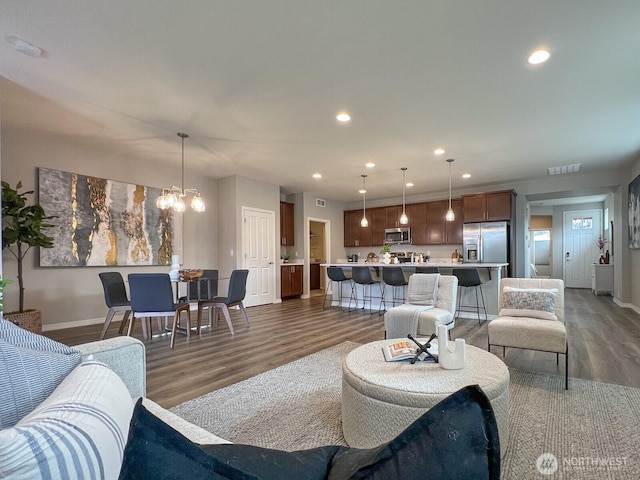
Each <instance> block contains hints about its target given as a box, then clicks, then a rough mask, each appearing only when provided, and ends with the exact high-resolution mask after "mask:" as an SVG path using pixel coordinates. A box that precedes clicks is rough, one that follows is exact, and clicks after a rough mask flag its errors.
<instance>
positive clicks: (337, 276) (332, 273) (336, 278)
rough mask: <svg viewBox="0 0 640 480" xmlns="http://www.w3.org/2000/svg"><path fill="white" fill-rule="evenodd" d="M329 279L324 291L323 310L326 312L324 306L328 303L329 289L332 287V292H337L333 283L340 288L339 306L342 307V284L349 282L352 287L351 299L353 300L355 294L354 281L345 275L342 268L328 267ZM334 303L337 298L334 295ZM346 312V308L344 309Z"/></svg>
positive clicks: (332, 295)
mask: <svg viewBox="0 0 640 480" xmlns="http://www.w3.org/2000/svg"><path fill="white" fill-rule="evenodd" d="M327 277H329V282H328V283H327V287H326V288H325V289H324V300H322V309H323V310H324V304H325V302H326V301H327V294H328V293H329V288H330V287H331V289H332V292H335V290H334V287H333V283H334V282H335V283H337V284H338V286H337V288H338V305H339V306H342V282H349V285H351V294H350V295H349V299H351V295H352V294H353V281H352V280H351V278H349V277H347V276H346V275H345V274H344V270H343V269H342V268H341V267H327ZM331 297H332V299H331V300H332V302H333V299H334V298H335V295H334V294H333V293H332V294H331ZM343 310H344V308H343Z"/></svg>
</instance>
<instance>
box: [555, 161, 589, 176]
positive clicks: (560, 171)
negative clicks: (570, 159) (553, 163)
mask: <svg viewBox="0 0 640 480" xmlns="http://www.w3.org/2000/svg"><path fill="white" fill-rule="evenodd" d="M581 165H582V164H581V163H572V164H571V165H561V166H560V167H549V168H547V175H564V174H565V173H578V172H579V171H580V166H581Z"/></svg>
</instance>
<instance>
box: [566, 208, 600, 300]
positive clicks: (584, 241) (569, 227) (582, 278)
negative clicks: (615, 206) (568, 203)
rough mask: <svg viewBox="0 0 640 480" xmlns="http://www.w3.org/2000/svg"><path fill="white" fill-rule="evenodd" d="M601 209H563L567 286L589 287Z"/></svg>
mask: <svg viewBox="0 0 640 480" xmlns="http://www.w3.org/2000/svg"><path fill="white" fill-rule="evenodd" d="M601 224H602V210H580V211H575V212H564V234H563V239H564V240H563V244H564V250H563V255H564V283H565V286H567V287H570V288H591V264H592V263H597V262H598V256H599V251H598V247H597V246H596V241H597V240H598V236H599V235H600V233H601Z"/></svg>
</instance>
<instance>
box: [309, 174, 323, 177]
mask: <svg viewBox="0 0 640 480" xmlns="http://www.w3.org/2000/svg"><path fill="white" fill-rule="evenodd" d="M311 176H312V177H313V178H322V174H321V173H314V174H313V175H311Z"/></svg>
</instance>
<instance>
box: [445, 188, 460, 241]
mask: <svg viewBox="0 0 640 480" xmlns="http://www.w3.org/2000/svg"><path fill="white" fill-rule="evenodd" d="M447 209H449V205H447ZM451 209H452V210H453V213H455V215H456V218H455V220H454V221H453V222H447V221H446V220H445V222H444V231H445V239H446V241H447V243H448V244H454V243H462V231H463V224H464V221H463V218H462V200H461V199H457V200H451Z"/></svg>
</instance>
